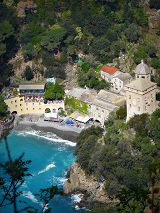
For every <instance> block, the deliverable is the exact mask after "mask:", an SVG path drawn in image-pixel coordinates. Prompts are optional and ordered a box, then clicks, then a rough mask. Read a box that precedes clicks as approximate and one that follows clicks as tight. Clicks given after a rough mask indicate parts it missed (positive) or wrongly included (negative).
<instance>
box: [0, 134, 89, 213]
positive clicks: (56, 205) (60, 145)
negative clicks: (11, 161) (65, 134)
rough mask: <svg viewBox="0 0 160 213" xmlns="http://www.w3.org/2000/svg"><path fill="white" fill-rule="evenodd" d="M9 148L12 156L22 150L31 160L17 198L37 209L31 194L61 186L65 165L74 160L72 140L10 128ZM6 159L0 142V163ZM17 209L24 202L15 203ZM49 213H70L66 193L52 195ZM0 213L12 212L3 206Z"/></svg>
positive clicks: (71, 212) (70, 203) (73, 210)
mask: <svg viewBox="0 0 160 213" xmlns="http://www.w3.org/2000/svg"><path fill="white" fill-rule="evenodd" d="M8 143H9V148H10V150H11V154H12V157H13V158H16V157H18V156H20V154H22V153H23V152H24V153H25V155H24V160H31V161H32V162H31V164H30V165H29V172H30V173H31V174H32V176H31V177H27V178H26V181H25V183H24V184H23V185H22V186H21V190H22V191H23V196H22V197H21V200H23V201H25V202H27V205H28V204H29V205H32V206H34V207H35V208H38V209H40V208H41V205H42V204H41V203H40V202H39V201H38V199H37V198H36V196H35V194H36V193H38V192H39V190H40V189H41V188H46V187H49V186H51V185H57V186H58V187H61V188H62V187H63V183H64V181H65V174H66V171H67V168H68V167H70V166H71V165H72V163H73V162H74V161H75V156H74V154H73V153H74V148H75V143H73V142H70V141H66V140H63V139H59V138H58V137H56V135H55V134H52V133H42V132H37V131H30V132H24V131H13V132H12V133H11V134H10V135H9V137H8ZM6 160H7V156H6V150H5V146H4V142H1V143H0V162H5V161H6ZM18 205H19V208H23V207H25V206H26V204H24V203H20V204H18ZM50 206H51V208H52V210H51V212H54V213H74V212H85V210H82V209H81V210H79V211H77V210H76V209H75V208H74V203H73V199H72V198H71V197H70V196H65V197H61V196H56V197H55V198H54V199H53V201H52V202H51V203H50ZM2 212H5V213H12V212H13V211H12V208H11V207H5V208H4V209H2Z"/></svg>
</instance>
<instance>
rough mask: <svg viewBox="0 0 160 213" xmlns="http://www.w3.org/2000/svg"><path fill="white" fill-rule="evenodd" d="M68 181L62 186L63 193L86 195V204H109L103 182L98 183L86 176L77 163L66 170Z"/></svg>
mask: <svg viewBox="0 0 160 213" xmlns="http://www.w3.org/2000/svg"><path fill="white" fill-rule="evenodd" d="M67 176H68V180H67V181H66V182H65V184H64V193H65V194H71V193H76V192H83V193H85V194H86V195H87V198H86V197H85V199H87V200H86V202H101V203H110V202H111V200H110V199H109V198H108V196H107V194H106V192H105V189H104V182H103V183H101V182H99V181H98V180H97V179H96V178H95V177H94V176H87V175H86V174H85V172H84V171H83V170H82V169H81V167H80V166H79V164H78V163H74V164H73V165H72V166H71V167H70V168H69V170H68V175H67Z"/></svg>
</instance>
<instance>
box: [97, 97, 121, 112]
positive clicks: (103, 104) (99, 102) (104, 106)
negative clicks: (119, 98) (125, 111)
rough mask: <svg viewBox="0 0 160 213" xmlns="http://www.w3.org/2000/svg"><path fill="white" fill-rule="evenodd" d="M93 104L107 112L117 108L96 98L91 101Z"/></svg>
mask: <svg viewBox="0 0 160 213" xmlns="http://www.w3.org/2000/svg"><path fill="white" fill-rule="evenodd" d="M93 104H94V105H96V106H99V107H102V108H104V109H107V110H109V111H113V110H114V109H115V108H117V106H116V105H113V104H111V103H107V102H106V101H104V100H100V99H98V98H96V99H94V100H93Z"/></svg>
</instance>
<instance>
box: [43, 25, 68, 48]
mask: <svg viewBox="0 0 160 213" xmlns="http://www.w3.org/2000/svg"><path fill="white" fill-rule="evenodd" d="M65 34H66V30H65V29H64V28H63V27H61V26H60V25H58V24H55V25H53V26H51V27H50V28H49V30H48V32H46V33H45V36H43V37H42V40H41V45H42V47H44V48H45V49H46V50H48V51H49V52H52V51H53V50H55V48H58V49H59V47H60V44H61V42H62V40H63V38H64V36H65Z"/></svg>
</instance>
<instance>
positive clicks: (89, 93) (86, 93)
mask: <svg viewBox="0 0 160 213" xmlns="http://www.w3.org/2000/svg"><path fill="white" fill-rule="evenodd" d="M66 95H67V96H72V97H74V98H77V99H78V100H81V101H84V102H85V101H87V102H90V101H91V100H92V99H93V98H94V97H95V96H96V95H97V93H96V92H95V91H94V90H89V89H84V88H74V89H72V90H70V91H69V92H68V93H67V94H66Z"/></svg>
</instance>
